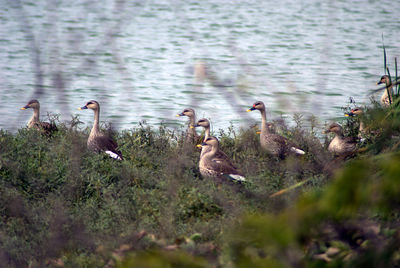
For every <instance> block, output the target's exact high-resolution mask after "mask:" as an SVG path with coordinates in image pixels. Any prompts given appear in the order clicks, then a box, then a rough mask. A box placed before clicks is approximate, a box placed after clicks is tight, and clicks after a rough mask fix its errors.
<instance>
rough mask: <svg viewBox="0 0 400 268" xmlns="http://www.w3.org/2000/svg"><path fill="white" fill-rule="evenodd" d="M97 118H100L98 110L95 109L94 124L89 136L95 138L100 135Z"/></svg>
mask: <svg viewBox="0 0 400 268" xmlns="http://www.w3.org/2000/svg"><path fill="white" fill-rule="evenodd" d="M99 117H100V108H97V109H96V110H94V123H93V127H92V131H90V136H97V135H98V134H99V133H100V126H99V125H100V123H99Z"/></svg>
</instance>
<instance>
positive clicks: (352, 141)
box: [324, 123, 357, 155]
mask: <svg viewBox="0 0 400 268" xmlns="http://www.w3.org/2000/svg"><path fill="white" fill-rule="evenodd" d="M330 132H332V133H335V137H334V138H333V140H332V141H331V142H330V143H329V146H328V151H329V152H331V153H333V154H335V155H342V154H347V153H351V152H354V151H355V150H356V146H357V138H355V137H344V136H343V131H342V127H341V126H340V125H339V124H337V123H332V124H331V125H330V126H329V127H328V128H327V129H326V130H325V131H324V133H330Z"/></svg>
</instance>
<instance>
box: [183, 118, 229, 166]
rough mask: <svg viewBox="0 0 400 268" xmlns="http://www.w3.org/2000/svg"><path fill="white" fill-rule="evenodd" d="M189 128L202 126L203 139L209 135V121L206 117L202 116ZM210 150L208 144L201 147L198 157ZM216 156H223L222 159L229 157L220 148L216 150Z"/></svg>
mask: <svg viewBox="0 0 400 268" xmlns="http://www.w3.org/2000/svg"><path fill="white" fill-rule="evenodd" d="M190 127H191V128H196V127H203V128H204V132H205V133H204V139H203V141H204V142H205V141H206V140H207V139H208V138H209V137H211V136H210V121H209V120H208V119H207V118H202V119H199V120H198V121H197V123H196V124H195V125H194V126H190ZM210 150H211V147H210V146H208V147H207V146H206V147H203V148H201V153H200V157H202V156H203V155H204V154H205V153H207V152H208V151H210ZM217 157H219V158H224V159H229V157H228V156H227V155H226V154H225V153H224V152H223V151H221V150H218V152H217Z"/></svg>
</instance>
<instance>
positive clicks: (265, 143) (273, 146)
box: [247, 101, 305, 158]
mask: <svg viewBox="0 0 400 268" xmlns="http://www.w3.org/2000/svg"><path fill="white" fill-rule="evenodd" d="M254 110H259V111H260V113H261V133H260V144H261V147H262V148H263V149H264V150H266V151H268V152H269V153H271V154H273V155H276V156H279V157H280V158H285V157H286V156H287V155H288V154H290V153H294V154H299V155H301V154H305V152H304V151H303V150H301V149H299V148H297V147H296V145H295V144H294V143H293V142H291V141H289V140H288V139H286V138H285V137H282V136H281V135H278V134H276V133H274V131H273V129H272V128H271V127H269V126H268V123H267V115H266V112H265V105H264V103H263V102H262V101H257V102H255V103H254V104H253V106H252V107H251V108H250V109H248V110H247V112H251V111H254Z"/></svg>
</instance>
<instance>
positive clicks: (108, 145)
mask: <svg viewBox="0 0 400 268" xmlns="http://www.w3.org/2000/svg"><path fill="white" fill-rule="evenodd" d="M89 148H90V149H92V150H94V151H97V152H101V151H104V152H106V153H107V154H108V155H110V156H111V157H112V158H114V159H118V160H122V159H123V157H122V153H121V151H120V150H118V144H117V143H116V142H115V141H114V140H113V139H112V138H111V137H108V136H97V137H95V138H94V139H93V140H92V141H91V142H90V144H89Z"/></svg>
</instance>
